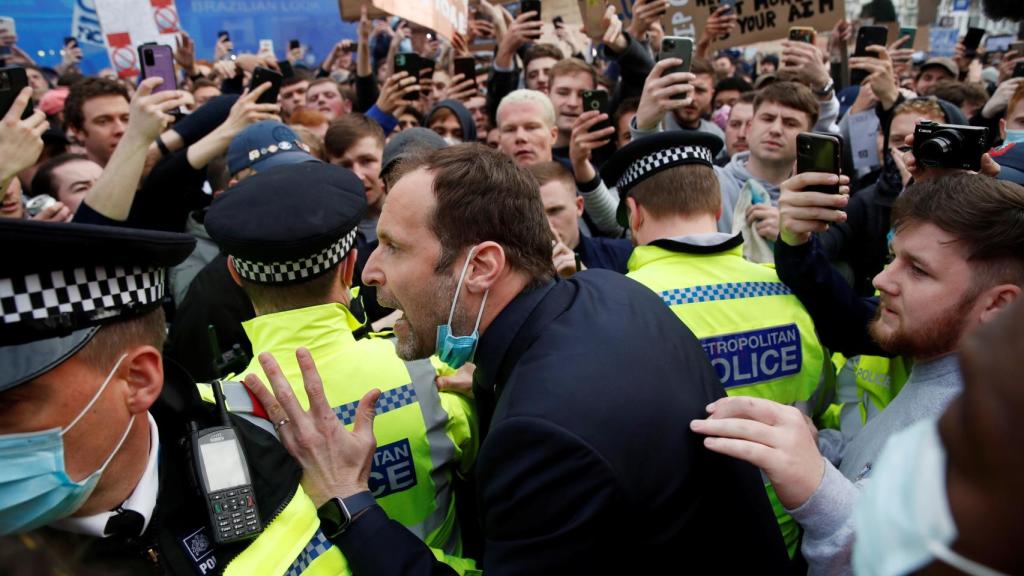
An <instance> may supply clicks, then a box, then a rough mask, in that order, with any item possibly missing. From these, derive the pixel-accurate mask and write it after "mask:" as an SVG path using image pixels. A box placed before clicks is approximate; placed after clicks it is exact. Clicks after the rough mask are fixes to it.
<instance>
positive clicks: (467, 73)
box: [453, 56, 476, 80]
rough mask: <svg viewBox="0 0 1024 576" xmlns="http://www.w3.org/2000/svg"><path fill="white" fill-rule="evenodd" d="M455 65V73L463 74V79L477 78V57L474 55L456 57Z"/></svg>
mask: <svg viewBox="0 0 1024 576" xmlns="http://www.w3.org/2000/svg"><path fill="white" fill-rule="evenodd" d="M453 67H454V73H455V74H462V78H463V80H469V79H475V78H476V58H473V57H472V56H467V57H462V58H456V59H455V60H454V63H453Z"/></svg>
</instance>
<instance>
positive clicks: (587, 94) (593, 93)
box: [583, 90, 611, 132]
mask: <svg viewBox="0 0 1024 576" xmlns="http://www.w3.org/2000/svg"><path fill="white" fill-rule="evenodd" d="M591 110H597V111H598V112H604V113H607V112H608V93H607V92H605V91H604V90H584V91H583V111H584V112H590V111H591ZM609 126H611V123H610V122H609V121H608V120H602V121H601V122H598V123H597V124H595V125H594V127H593V128H591V129H590V131H591V132H599V131H601V130H604V129H605V128H607V127H609Z"/></svg>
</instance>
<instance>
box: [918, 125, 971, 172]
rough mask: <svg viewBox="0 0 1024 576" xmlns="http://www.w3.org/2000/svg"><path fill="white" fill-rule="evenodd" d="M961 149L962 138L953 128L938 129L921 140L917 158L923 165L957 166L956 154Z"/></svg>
mask: <svg viewBox="0 0 1024 576" xmlns="http://www.w3.org/2000/svg"><path fill="white" fill-rule="evenodd" d="M962 149H963V138H961V136H960V134H959V133H958V132H956V131H954V130H939V131H938V132H936V133H935V134H934V135H933V136H932V137H931V138H929V139H928V140H927V141H925V142H922V143H921V146H920V148H919V153H918V155H917V156H918V158H917V160H918V161H919V162H921V164H924V165H925V166H931V167H936V166H951V167H952V166H958V165H959V164H960V162H959V161H958V160H957V156H958V155H959V154H960V151H961V150H962Z"/></svg>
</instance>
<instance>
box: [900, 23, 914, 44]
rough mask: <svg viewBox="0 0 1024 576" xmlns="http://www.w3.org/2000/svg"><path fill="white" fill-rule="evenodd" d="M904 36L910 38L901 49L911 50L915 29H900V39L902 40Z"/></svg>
mask: <svg viewBox="0 0 1024 576" xmlns="http://www.w3.org/2000/svg"><path fill="white" fill-rule="evenodd" d="M904 36H910V40H907V41H906V42H904V43H903V46H901V48H913V47H914V40H915V39H916V38H917V28H908V27H901V28H900V38H903V37H904Z"/></svg>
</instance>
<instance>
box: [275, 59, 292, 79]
mask: <svg viewBox="0 0 1024 576" xmlns="http://www.w3.org/2000/svg"><path fill="white" fill-rule="evenodd" d="M277 68H278V69H279V70H280V71H281V76H283V77H285V78H291V77H292V76H295V68H293V67H292V63H291V62H289V61H287V60H278V61H277Z"/></svg>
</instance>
